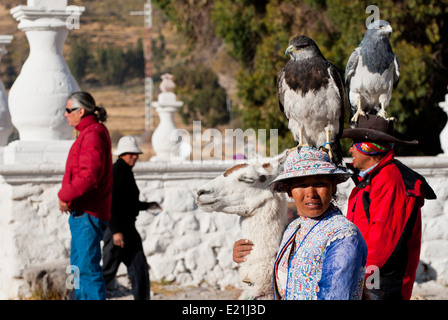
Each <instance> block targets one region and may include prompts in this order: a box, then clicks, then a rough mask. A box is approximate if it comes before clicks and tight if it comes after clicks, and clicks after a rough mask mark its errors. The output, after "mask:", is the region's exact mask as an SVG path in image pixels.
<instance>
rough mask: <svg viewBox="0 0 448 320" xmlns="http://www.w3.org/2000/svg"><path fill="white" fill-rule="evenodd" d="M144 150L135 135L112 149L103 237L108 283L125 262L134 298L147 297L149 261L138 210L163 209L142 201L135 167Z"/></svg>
mask: <svg viewBox="0 0 448 320" xmlns="http://www.w3.org/2000/svg"><path fill="white" fill-rule="evenodd" d="M141 153H142V150H141V149H140V148H139V147H138V145H137V141H136V140H135V138H134V137H132V136H124V137H122V138H121V139H120V140H119V141H118V146H117V149H116V150H115V151H114V152H113V154H114V155H116V156H118V159H117V161H116V162H115V163H114V165H113V178H114V183H113V189H112V210H111V218H110V222H109V225H108V227H107V229H106V232H105V233H104V238H103V241H104V248H103V276H104V280H105V281H106V285H107V286H109V287H110V285H111V284H112V283H113V280H114V278H115V275H116V274H117V270H118V267H119V266H120V263H121V262H123V263H124V264H125V265H126V267H127V269H128V275H129V278H130V280H131V285H132V294H133V295H134V299H135V300H148V299H149V273H148V264H147V261H146V256H145V254H144V252H143V246H142V239H141V237H140V235H139V233H138V231H137V229H136V228H135V221H136V217H137V215H138V214H139V211H142V210H147V209H150V208H154V209H159V210H161V209H162V208H161V207H160V206H159V205H158V204H157V203H156V202H142V201H140V200H139V195H140V191H139V189H138V187H137V184H136V182H135V178H134V173H133V172H132V168H133V167H134V165H135V163H136V162H137V160H138V157H139V154H141Z"/></svg>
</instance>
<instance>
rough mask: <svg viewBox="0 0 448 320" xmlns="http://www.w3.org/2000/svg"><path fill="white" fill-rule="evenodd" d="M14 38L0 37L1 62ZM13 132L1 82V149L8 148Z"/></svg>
mask: <svg viewBox="0 0 448 320" xmlns="http://www.w3.org/2000/svg"><path fill="white" fill-rule="evenodd" d="M12 39H13V36H0V61H1V60H2V57H3V56H4V55H5V54H6V53H8V51H7V50H6V48H5V47H6V45H8V44H9V43H11V41H12ZM12 130H13V125H12V122H11V114H10V113H9V107H8V95H7V93H6V91H5V86H4V85H3V83H2V81H1V80H0V147H2V146H6V145H7V143H8V138H9V136H10V135H11V132H12Z"/></svg>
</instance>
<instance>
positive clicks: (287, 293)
mask: <svg viewBox="0 0 448 320" xmlns="http://www.w3.org/2000/svg"><path fill="white" fill-rule="evenodd" d="M350 175H351V172H350V171H349V170H347V169H346V168H343V167H336V166H335V165H334V164H333V163H332V162H330V159H329V156H328V154H327V153H326V152H323V151H318V150H316V149H315V148H310V147H302V148H300V149H293V150H292V151H291V152H290V153H289V154H288V157H287V160H286V163H285V168H284V171H283V173H281V174H280V175H279V176H278V177H277V179H275V180H274V181H273V182H272V184H271V186H270V187H271V189H272V190H273V191H276V192H286V193H287V194H288V195H289V197H290V198H292V199H293V200H294V203H295V205H296V208H297V213H298V215H299V217H298V218H297V219H296V220H294V221H292V222H291V223H290V224H289V226H288V227H287V228H286V230H285V232H284V234H283V239H282V241H281V245H280V250H279V253H278V255H277V259H276V261H275V266H274V274H273V291H274V295H275V298H276V299H285V300H286V299H294V300H309V299H319V300H321V299H322V300H326V299H336V300H351V299H360V298H361V296H362V289H363V284H364V274H365V263H366V256H367V247H366V244H365V241H364V239H363V238H362V235H361V233H360V232H359V230H358V228H357V227H356V226H355V225H354V224H353V223H351V222H350V221H349V220H347V219H346V218H345V217H344V216H343V215H342V213H341V211H340V210H339V209H338V208H337V207H336V206H335V205H334V204H333V203H332V202H333V199H334V196H335V194H336V191H337V184H339V183H341V182H344V181H346V180H347V179H348V178H349V177H350ZM245 241H248V240H244V239H243V240H240V241H237V242H236V243H235V248H234V261H235V262H237V263H239V262H243V261H244V256H245V255H247V254H248V252H250V248H251V245H250V242H249V243H247V242H245ZM248 249H249V250H248Z"/></svg>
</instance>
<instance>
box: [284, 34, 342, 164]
mask: <svg viewBox="0 0 448 320" xmlns="http://www.w3.org/2000/svg"><path fill="white" fill-rule="evenodd" d="M285 54H286V55H288V54H289V55H290V57H291V59H290V60H289V61H288V62H287V63H286V65H285V66H284V67H283V69H282V70H281V71H280V74H279V77H278V82H277V90H278V101H279V105H280V110H281V111H282V112H283V113H284V114H285V115H286V118H287V119H288V121H289V123H288V128H289V129H290V130H291V132H292V135H293V137H294V140H295V141H297V142H298V145H299V146H304V145H308V146H311V147H315V148H317V149H320V148H325V149H327V150H328V151H329V154H330V158H331V159H332V161H333V162H334V163H336V164H341V163H342V157H343V154H342V148H341V145H340V142H339V138H340V136H341V134H342V131H343V129H344V111H345V106H346V96H345V87H344V82H343V80H342V77H341V75H340V73H339V71H338V69H337V68H336V67H335V66H334V65H332V64H331V63H330V62H328V61H327V60H326V59H325V57H324V56H323V55H322V53H321V52H320V50H319V48H318V46H317V45H316V43H315V42H314V41H313V40H311V39H310V38H308V37H306V36H303V35H300V36H297V37H295V38H294V39H292V40H291V42H290V43H289V47H288V48H287V49H286V52H285ZM347 104H348V102H347Z"/></svg>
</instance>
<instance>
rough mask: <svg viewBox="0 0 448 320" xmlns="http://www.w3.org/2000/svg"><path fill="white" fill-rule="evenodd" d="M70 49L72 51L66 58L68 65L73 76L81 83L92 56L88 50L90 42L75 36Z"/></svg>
mask: <svg viewBox="0 0 448 320" xmlns="http://www.w3.org/2000/svg"><path fill="white" fill-rule="evenodd" d="M71 49H72V52H71V54H70V58H69V60H68V66H69V68H70V71H71V73H72V75H73V77H74V78H75V79H76V80H77V81H78V82H80V83H81V82H82V80H83V78H84V76H85V75H86V73H87V71H88V67H89V65H90V63H91V59H92V58H93V55H92V53H91V51H90V44H89V43H88V42H86V41H83V40H82V39H78V38H77V39H76V40H75V41H73V43H72V46H71Z"/></svg>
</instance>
